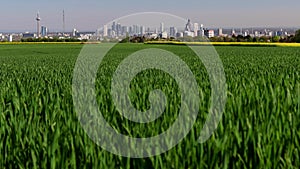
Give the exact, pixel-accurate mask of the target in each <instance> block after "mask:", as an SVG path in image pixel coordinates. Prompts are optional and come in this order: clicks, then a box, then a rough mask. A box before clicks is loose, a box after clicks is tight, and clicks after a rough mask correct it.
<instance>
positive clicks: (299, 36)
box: [293, 29, 300, 43]
mask: <svg viewBox="0 0 300 169" xmlns="http://www.w3.org/2000/svg"><path fill="white" fill-rule="evenodd" d="M293 40H294V41H295V42H297V43H300V29H299V30H297V31H296V34H295V36H294V38H293Z"/></svg>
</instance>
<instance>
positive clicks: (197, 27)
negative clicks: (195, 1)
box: [194, 23, 199, 36]
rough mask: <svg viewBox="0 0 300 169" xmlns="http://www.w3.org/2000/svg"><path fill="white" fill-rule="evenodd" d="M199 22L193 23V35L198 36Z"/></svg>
mask: <svg viewBox="0 0 300 169" xmlns="http://www.w3.org/2000/svg"><path fill="white" fill-rule="evenodd" d="M198 30H199V24H198V23H194V36H198Z"/></svg>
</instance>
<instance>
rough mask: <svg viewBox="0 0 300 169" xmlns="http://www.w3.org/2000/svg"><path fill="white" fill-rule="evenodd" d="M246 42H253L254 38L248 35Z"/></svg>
mask: <svg viewBox="0 0 300 169" xmlns="http://www.w3.org/2000/svg"><path fill="white" fill-rule="evenodd" d="M245 41H246V42H253V38H252V37H251V36H250V35H247V36H246V37H245Z"/></svg>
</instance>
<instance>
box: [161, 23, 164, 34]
mask: <svg viewBox="0 0 300 169" xmlns="http://www.w3.org/2000/svg"><path fill="white" fill-rule="evenodd" d="M164 31H165V28H164V23H163V22H162V23H160V32H161V33H163V32H164Z"/></svg>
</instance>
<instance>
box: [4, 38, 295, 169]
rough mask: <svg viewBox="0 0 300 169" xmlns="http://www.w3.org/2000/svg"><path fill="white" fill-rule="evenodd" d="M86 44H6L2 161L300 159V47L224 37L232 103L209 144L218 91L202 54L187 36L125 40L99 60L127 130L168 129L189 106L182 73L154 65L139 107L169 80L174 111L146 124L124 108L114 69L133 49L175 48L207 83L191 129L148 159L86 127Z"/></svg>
mask: <svg viewBox="0 0 300 169" xmlns="http://www.w3.org/2000/svg"><path fill="white" fill-rule="evenodd" d="M98 45H102V44H98ZM82 47H83V45H81V44H3V45H0V143H1V144H0V168H61V169H63V168H78V169H84V168H102V169H103V168H168V169H169V168H174V169H181V168H213V169H215V168H228V169H232V168H272V169H273V168H295V169H298V168H300V48H299V47H247V46H240V47H237V46H236V47H233V46H216V47H215V48H216V51H217V52H218V53H219V55H220V58H221V60H222V62H223V66H224V70H225V74H226V80H227V85H228V91H227V103H226V108H225V112H224V114H223V116H222V120H221V122H220V124H219V126H218V128H217V130H216V131H215V132H214V133H213V135H212V137H211V138H210V139H209V140H208V141H207V142H205V143H203V144H200V143H198V142H197V139H198V137H199V136H200V133H201V129H202V127H203V125H204V122H205V120H206V117H207V114H208V111H209V107H210V95H211V88H210V83H209V77H208V74H207V72H206V69H205V67H204V65H203V64H202V63H201V60H199V58H197V57H196V56H195V54H194V53H193V52H192V51H191V50H190V49H189V48H188V47H186V46H179V45H154V44H153V45H151V44H118V45H117V46H115V47H114V48H113V49H112V50H111V51H110V52H109V53H108V54H107V55H106V56H105V58H104V60H103V62H102V63H101V65H100V67H99V70H98V76H97V80H96V91H97V101H98V105H99V109H100V110H101V111H102V112H103V116H104V117H105V119H106V120H107V121H108V122H109V124H110V125H111V126H112V127H113V128H114V129H115V130H116V131H118V132H119V133H122V134H125V135H128V136H131V137H151V136H155V135H158V134H160V133H162V132H164V131H165V130H167V129H168V128H169V127H170V126H171V125H172V124H173V122H174V121H175V120H176V118H177V116H178V113H179V109H180V97H181V94H180V90H179V88H178V85H177V84H176V81H175V80H174V79H173V78H172V77H171V76H170V75H169V74H167V73H165V72H162V71H160V70H155V69H154V70H146V71H143V72H141V73H139V74H138V75H137V76H136V77H135V78H134V79H133V80H132V82H131V92H130V98H131V101H132V103H133V105H134V106H135V107H136V108H137V109H138V110H141V111H146V110H148V109H149V108H150V103H149V100H148V96H149V93H150V91H152V90H154V89H161V90H162V91H164V93H165V94H166V96H167V99H168V104H167V105H166V110H165V112H164V114H163V115H162V116H161V117H160V118H158V119H157V120H155V121H154V122H151V123H149V124H138V123H134V122H131V121H129V120H127V119H125V118H124V117H122V116H121V115H120V114H119V113H118V112H117V110H116V108H115V106H114V103H113V101H112V98H111V96H110V83H111V77H112V75H113V73H114V71H115V70H116V69H117V66H118V65H119V64H120V62H121V61H122V60H123V59H125V58H126V56H128V55H130V54H131V53H133V52H135V51H137V50H141V49H146V48H161V49H165V50H169V51H172V52H173V53H174V54H176V55H178V56H180V58H181V59H182V60H183V61H184V62H186V64H187V65H188V66H189V67H190V69H191V71H192V72H193V74H194V75H195V77H196V80H197V82H198V86H199V96H200V99H201V103H200V108H199V114H198V118H197V120H196V123H195V124H194V125H193V128H192V130H191V131H190V132H189V134H188V135H187V137H186V138H184V139H183V140H182V141H181V142H180V144H178V145H177V146H175V147H174V148H173V149H171V150H170V151H168V152H166V153H163V154H161V155H159V156H155V157H150V158H142V159H133V158H132V159H131V158H126V157H121V156H117V155H114V154H112V153H110V152H107V151H105V150H104V149H102V148H101V147H99V146H98V145H97V144H95V143H94V142H93V141H92V140H91V139H90V138H89V137H88V135H87V134H86V133H85V132H84V130H83V128H82V127H81V125H80V122H79V121H78V119H77V116H76V110H75V108H74V105H73V99H72V77H73V69H74V67H75V63H76V59H77V57H78V55H79V53H80V51H81V48H82ZM124 146H126V145H124Z"/></svg>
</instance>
